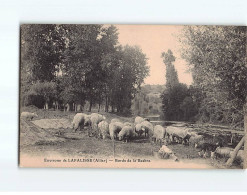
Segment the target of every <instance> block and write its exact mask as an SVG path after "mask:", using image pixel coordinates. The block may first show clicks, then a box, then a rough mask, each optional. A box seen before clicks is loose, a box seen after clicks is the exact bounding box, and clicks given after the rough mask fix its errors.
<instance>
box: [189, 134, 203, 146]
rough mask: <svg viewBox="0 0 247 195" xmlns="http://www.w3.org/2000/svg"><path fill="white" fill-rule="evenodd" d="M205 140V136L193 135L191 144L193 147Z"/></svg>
mask: <svg viewBox="0 0 247 195" xmlns="http://www.w3.org/2000/svg"><path fill="white" fill-rule="evenodd" d="M202 140H203V136H202V135H197V134H191V137H190V140H189V144H190V145H192V146H195V144H197V143H198V142H200V141H202Z"/></svg>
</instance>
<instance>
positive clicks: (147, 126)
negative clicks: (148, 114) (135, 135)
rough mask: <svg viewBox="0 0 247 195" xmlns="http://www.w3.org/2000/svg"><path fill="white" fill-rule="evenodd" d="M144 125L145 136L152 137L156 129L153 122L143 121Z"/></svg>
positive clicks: (142, 124)
mask: <svg viewBox="0 0 247 195" xmlns="http://www.w3.org/2000/svg"><path fill="white" fill-rule="evenodd" d="M141 126H142V130H143V131H144V136H145V137H146V136H148V137H150V138H151V137H152V136H153V131H154V127H153V125H152V123H150V122H148V121H143V122H142V123H141Z"/></svg>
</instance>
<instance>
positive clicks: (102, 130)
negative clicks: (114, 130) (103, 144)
mask: <svg viewBox="0 0 247 195" xmlns="http://www.w3.org/2000/svg"><path fill="white" fill-rule="evenodd" d="M98 128H99V137H101V136H102V138H103V139H106V138H107V136H108V135H109V124H108V122H106V121H101V122H100V123H99V124H98Z"/></svg>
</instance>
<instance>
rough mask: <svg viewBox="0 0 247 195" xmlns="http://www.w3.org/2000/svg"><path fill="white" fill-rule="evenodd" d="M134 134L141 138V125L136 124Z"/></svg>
mask: <svg viewBox="0 0 247 195" xmlns="http://www.w3.org/2000/svg"><path fill="white" fill-rule="evenodd" d="M135 132H136V133H137V135H138V136H139V137H141V135H142V134H143V133H144V131H143V130H142V125H141V124H136V126H135Z"/></svg>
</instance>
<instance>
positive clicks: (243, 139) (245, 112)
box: [226, 102, 247, 168]
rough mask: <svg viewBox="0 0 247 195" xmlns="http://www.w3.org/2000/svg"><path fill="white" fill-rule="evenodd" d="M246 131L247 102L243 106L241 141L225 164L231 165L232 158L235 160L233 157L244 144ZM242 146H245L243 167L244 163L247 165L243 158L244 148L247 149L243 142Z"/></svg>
mask: <svg viewBox="0 0 247 195" xmlns="http://www.w3.org/2000/svg"><path fill="white" fill-rule="evenodd" d="M246 133H247V102H246V105H245V106H244V136H243V138H242V139H241V141H240V142H239V143H238V145H237V146H236V147H235V149H234V151H233V152H232V154H231V157H230V158H229V159H228V160H227V162H226V165H227V166H228V167H230V166H232V163H233V162H234V160H235V158H236V156H237V154H238V151H239V150H240V148H241V147H242V146H243V145H244V143H245V137H246V136H245V135H246ZM244 147H245V148H244V149H245V150H244V168H245V167H246V165H247V163H246V160H245V158H246V149H247V146H246V144H245V146H244Z"/></svg>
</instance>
